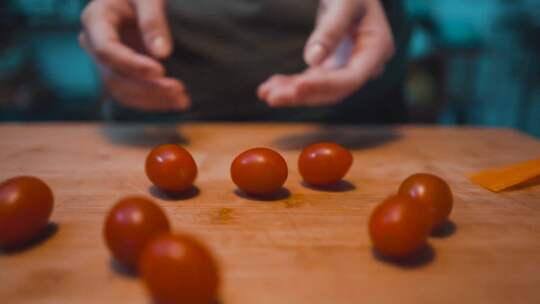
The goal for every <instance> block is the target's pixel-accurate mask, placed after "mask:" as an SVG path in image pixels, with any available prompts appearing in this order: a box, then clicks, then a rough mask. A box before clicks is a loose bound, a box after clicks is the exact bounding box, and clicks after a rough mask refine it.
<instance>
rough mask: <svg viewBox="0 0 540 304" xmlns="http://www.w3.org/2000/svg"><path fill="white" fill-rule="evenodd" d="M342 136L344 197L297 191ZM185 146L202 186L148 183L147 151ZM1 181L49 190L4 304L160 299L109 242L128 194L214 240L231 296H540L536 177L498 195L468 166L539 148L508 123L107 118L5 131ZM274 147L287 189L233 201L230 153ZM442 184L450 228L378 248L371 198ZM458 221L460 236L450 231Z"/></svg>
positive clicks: (506, 299) (510, 299)
mask: <svg viewBox="0 0 540 304" xmlns="http://www.w3.org/2000/svg"><path fill="white" fill-rule="evenodd" d="M322 140H332V141H336V142H338V143H342V144H344V145H346V146H348V147H349V148H350V149H352V150H353V151H354V156H355V160H354V164H353V167H352V169H351V171H350V172H349V174H348V176H347V182H348V183H344V184H342V185H340V186H339V187H337V188H336V189H334V190H335V191H319V190H315V189H310V188H307V187H305V186H303V185H302V184H301V179H300V177H299V175H298V171H297V168H296V161H297V157H298V155H299V153H300V149H301V148H303V147H304V146H306V145H307V144H309V143H313V142H318V141H322ZM165 142H173V143H183V144H185V145H186V146H187V148H188V149H189V150H190V151H191V152H192V153H193V155H194V158H195V159H196V161H197V163H198V166H199V177H198V179H197V182H196V183H197V187H198V191H196V192H193V193H192V194H191V195H190V196H187V197H183V198H176V199H174V198H167V197H164V196H162V195H160V194H159V193H157V192H155V191H154V190H152V188H151V186H150V182H149V181H148V180H147V178H146V176H145V174H144V169H143V165H144V159H145V157H146V154H147V153H148V151H149V149H150V148H151V147H153V146H155V145H157V144H160V143H165ZM0 145H1V146H0V159H1V162H0V178H1V179H2V180H3V179H5V178H8V177H11V176H15V175H23V174H24V175H35V176H39V177H41V178H43V179H44V180H45V181H46V182H47V183H49V185H50V186H51V187H52V189H53V191H54V194H55V199H56V202H55V209H54V212H53V216H52V221H53V223H54V225H50V226H49V227H48V230H47V231H48V232H49V236H48V237H47V238H44V239H43V240H42V241H41V242H39V243H38V244H36V245H35V246H32V247H29V248H26V249H25V250H22V251H17V252H3V253H2V252H0V302H1V303H6V304H8V303H30V302H31V303H51V304H52V303H54V304H60V303H150V299H149V297H148V296H147V294H146V292H145V290H144V288H143V286H142V284H141V281H140V280H139V279H137V278H136V277H134V276H132V275H129V274H126V273H123V272H122V271H119V269H118V268H117V267H115V266H114V263H111V259H110V256H109V253H108V251H107V249H106V248H105V244H104V242H103V239H102V235H101V233H102V224H103V221H104V217H105V214H106V212H107V210H108V209H109V208H110V207H111V205H112V204H113V203H114V202H115V201H116V200H117V199H119V198H121V197H123V196H125V195H130V194H142V195H147V196H151V197H154V199H155V200H156V201H158V202H159V204H160V205H161V206H162V207H163V208H164V209H165V210H166V212H167V214H168V216H169V218H170V219H171V220H172V223H173V227H174V229H175V230H177V231H183V232H188V233H191V234H193V235H195V236H197V237H199V238H200V239H201V240H203V241H204V242H206V243H207V244H208V246H209V247H210V248H211V249H212V250H213V252H214V253H215V255H216V257H217V258H218V260H219V262H220V264H221V268H222V288H221V295H222V296H221V298H222V303H224V304H225V303H239V304H243V303H245V304H252V303H258V304H266V303H268V304H278V303H284V304H289V303H309V304H318V303H321V304H322V303H325V304H326V303H381V304H384V303H505V304H506V303H540V186H532V187H528V188H522V189H517V190H514V191H510V192H505V193H501V194H494V193H491V192H489V191H487V190H484V189H482V188H479V187H477V186H475V185H473V184H471V183H470V182H469V181H468V179H467V175H468V174H469V173H471V172H473V171H476V170H479V169H482V168H485V167H489V166H493V165H500V164H506V163H511V162H515V161H521V160H525V159H529V158H533V157H536V156H538V155H540V142H539V141H536V140H534V139H532V138H530V137H527V136H525V135H522V134H520V133H518V132H515V131H511V130H505V129H477V128H435V127H414V126H413V127H396V128H361V127H346V126H343V127H329V126H318V125H294V124H186V125H181V126H179V127H171V126H161V127H160V126H141V125H115V126H104V125H100V124H20V125H19V124H4V125H1V126H0ZM254 146H268V147H272V148H275V149H277V150H278V151H280V152H281V153H282V154H283V156H284V157H285V158H286V160H287V162H288V164H289V179H288V180H287V183H286V188H287V189H288V190H289V191H290V195H289V196H283V197H277V198H276V199H275V200H269V201H257V200H252V199H249V198H246V197H242V196H239V195H238V194H237V193H235V187H234V185H233V184H232V182H231V180H230V178H229V165H230V162H231V160H232V159H233V157H234V156H236V155H237V154H238V153H239V152H241V151H243V150H244V149H247V148H250V147H254ZM419 171H426V172H432V173H435V174H438V175H440V176H442V177H444V178H445V179H446V180H447V181H448V182H449V183H450V184H451V187H452V189H453V191H454V195H455V205H454V211H453V213H452V220H453V223H454V224H455V227H454V228H455V229H451V228H452V227H451V226H449V230H448V231H447V232H448V233H447V235H446V236H439V237H434V238H431V239H430V241H429V243H430V245H431V248H432V250H431V251H430V250H426V251H425V252H424V254H422V255H421V256H420V257H419V259H418V260H417V261H414V262H411V263H405V264H394V263H390V262H387V261H384V260H381V259H379V258H377V257H376V256H374V254H373V252H372V250H371V245H370V241H369V238H368V235H367V221H368V217H369V214H370V212H371V210H372V209H373V207H374V206H375V205H376V204H377V203H379V202H380V201H381V200H382V199H384V198H385V197H386V196H388V195H390V194H391V193H393V192H395V191H396V190H397V187H398V186H399V183H400V182H401V181H402V180H403V179H404V178H405V177H407V176H408V175H410V174H412V173H415V172H419ZM452 230H454V231H453V232H452Z"/></svg>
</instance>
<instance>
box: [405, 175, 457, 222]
mask: <svg viewBox="0 0 540 304" xmlns="http://www.w3.org/2000/svg"><path fill="white" fill-rule="evenodd" d="M399 194H400V195H407V196H410V197H411V198H413V199H414V200H416V201H418V202H420V203H422V204H424V205H426V206H427V207H429V209H430V210H431V214H432V222H433V228H437V227H439V226H441V225H442V224H444V223H445V222H446V221H447V220H448V217H449V216H450V212H451V211H452V205H453V198H452V191H451V190H450V187H449V186H448V184H447V183H446V182H445V181H444V180H443V179H442V178H440V177H438V176H435V175H433V174H427V173H418V174H414V175H411V176H409V177H408V178H407V179H405V180H404V181H403V183H401V186H400V187H399Z"/></svg>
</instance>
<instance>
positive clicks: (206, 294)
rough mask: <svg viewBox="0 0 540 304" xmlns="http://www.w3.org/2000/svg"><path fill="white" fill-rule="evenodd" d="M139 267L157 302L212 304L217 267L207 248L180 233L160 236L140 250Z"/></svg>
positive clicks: (217, 281)
mask: <svg viewBox="0 0 540 304" xmlns="http://www.w3.org/2000/svg"><path fill="white" fill-rule="evenodd" d="M139 270H140V272H141V276H142V279H143V281H144V283H145V284H146V286H147V288H148V289H149V291H150V293H151V294H152V296H153V297H154V299H155V300H156V302H158V303H190V304H191V303H192V304H208V303H212V302H211V301H212V300H215V298H216V296H217V290H218V285H219V277H218V266H217V264H216V262H215V260H214V258H213V256H212V255H211V254H210V252H209V251H208V249H207V248H206V247H205V246H204V245H203V244H201V243H199V242H198V241H197V240H195V239H193V238H191V237H189V236H186V235H180V234H174V235H173V234H169V235H162V236H160V237H158V238H156V239H154V240H152V241H151V242H150V243H149V244H148V245H147V246H146V248H145V249H144V251H143V254H142V257H141V260H140V263H139Z"/></svg>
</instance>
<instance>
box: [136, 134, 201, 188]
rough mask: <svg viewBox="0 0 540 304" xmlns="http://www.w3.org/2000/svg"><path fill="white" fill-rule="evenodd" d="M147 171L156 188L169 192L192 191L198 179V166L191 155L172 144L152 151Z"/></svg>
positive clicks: (147, 161)
mask: <svg viewBox="0 0 540 304" xmlns="http://www.w3.org/2000/svg"><path fill="white" fill-rule="evenodd" d="M145 169H146V175H147V176H148V178H149V179H150V181H151V182H152V183H153V184H154V185H155V186H156V187H158V188H160V189H162V190H165V191H169V192H183V191H186V190H188V189H190V188H191V187H192V186H193V182H194V181H195V178H196V177H197V164H196V163H195V160H194V159H193V157H192V156H191V154H190V153H189V152H188V151H187V150H186V149H184V148H182V147H180V146H178V145H172V144H166V145H161V146H158V147H156V148H154V149H153V150H152V151H150V153H149V154H148V156H147V157H146V165H145Z"/></svg>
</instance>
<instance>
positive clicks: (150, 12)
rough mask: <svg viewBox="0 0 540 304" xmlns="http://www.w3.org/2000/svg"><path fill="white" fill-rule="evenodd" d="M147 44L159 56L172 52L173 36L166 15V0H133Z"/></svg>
mask: <svg viewBox="0 0 540 304" xmlns="http://www.w3.org/2000/svg"><path fill="white" fill-rule="evenodd" d="M132 2H133V4H134V6H135V10H136V14H137V23H138V25H139V29H140V30H141V32H142V35H143V40H144V43H145V46H146V48H147V49H148V50H150V52H151V53H152V55H154V56H155V57H157V58H165V57H167V56H169V55H170V54H171V52H172V38H171V33H170V30H169V25H168V23H167V17H166V15H165V2H164V0H152V1H148V0H132Z"/></svg>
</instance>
